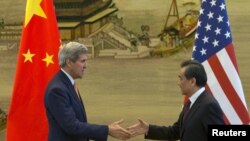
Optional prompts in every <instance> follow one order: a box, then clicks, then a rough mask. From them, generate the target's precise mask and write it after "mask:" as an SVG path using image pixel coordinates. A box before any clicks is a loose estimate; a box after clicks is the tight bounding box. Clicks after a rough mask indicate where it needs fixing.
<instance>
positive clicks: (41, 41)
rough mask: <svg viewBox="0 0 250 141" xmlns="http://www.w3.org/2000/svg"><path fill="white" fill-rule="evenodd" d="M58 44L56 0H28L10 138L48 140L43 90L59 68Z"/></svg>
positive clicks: (15, 140)
mask: <svg viewBox="0 0 250 141" xmlns="http://www.w3.org/2000/svg"><path fill="white" fill-rule="evenodd" d="M59 47H60V37H59V31H58V27H57V22H56V16H55V11H54V5H53V0H27V4H26V12H25V20H24V24H23V30H22V38H21V42H20V48H19V53H18V60H17V66H16V75H15V82H14V88H13V93H12V100H11V104H10V109H9V114H8V120H7V141H45V140H47V136H48V135H47V134H48V123H47V118H46V113H45V107H44V93H45V88H46V86H47V83H48V81H49V80H50V79H51V78H52V76H53V75H54V74H55V73H56V72H57V71H58V69H59V65H58V57H57V56H58V50H59Z"/></svg>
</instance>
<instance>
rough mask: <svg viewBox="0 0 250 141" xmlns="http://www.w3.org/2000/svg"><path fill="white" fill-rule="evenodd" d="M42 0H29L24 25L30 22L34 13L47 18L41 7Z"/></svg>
mask: <svg viewBox="0 0 250 141" xmlns="http://www.w3.org/2000/svg"><path fill="white" fill-rule="evenodd" d="M41 2H42V0H27V5H26V13H25V21H24V22H25V23H24V26H25V27H26V25H27V24H28V23H29V21H30V20H31V18H32V17H33V15H37V16H40V17H43V18H47V17H46V14H45V13H44V11H43V9H42V7H41V5H40V4H41Z"/></svg>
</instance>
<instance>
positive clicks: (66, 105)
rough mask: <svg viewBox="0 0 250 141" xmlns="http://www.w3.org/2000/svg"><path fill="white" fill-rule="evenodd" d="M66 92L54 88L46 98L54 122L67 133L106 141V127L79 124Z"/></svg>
mask: <svg viewBox="0 0 250 141" xmlns="http://www.w3.org/2000/svg"><path fill="white" fill-rule="evenodd" d="M66 92H67V90H62V89H60V88H54V89H53V90H52V91H51V92H50V94H49V95H48V97H47V108H48V109H49V112H50V113H51V115H52V116H53V118H54V120H55V122H56V123H57V124H59V126H60V127H61V128H62V129H63V130H64V131H65V132H66V133H67V134H72V135H77V136H83V137H85V138H90V139H94V140H100V141H106V140H107V136H108V127H107V126H106V125H95V124H88V123H86V122H81V121H79V120H78V119H77V118H76V114H75V112H74V110H73V108H72V105H71V104H70V98H69V96H68V95H67V93H66Z"/></svg>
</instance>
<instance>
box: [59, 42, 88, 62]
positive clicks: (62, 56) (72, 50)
mask: <svg viewBox="0 0 250 141" xmlns="http://www.w3.org/2000/svg"><path fill="white" fill-rule="evenodd" d="M87 52H88V48H87V47H86V46H85V45H83V44H80V43H78V42H69V43H67V44H66V45H63V47H62V48H61V49H60V51H59V54H58V58H59V65H60V66H61V67H65V65H66V60H67V59H70V60H71V61H73V62H75V61H76V60H77V59H78V57H79V56H80V55H81V54H87Z"/></svg>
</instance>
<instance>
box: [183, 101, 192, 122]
mask: <svg viewBox="0 0 250 141" xmlns="http://www.w3.org/2000/svg"><path fill="white" fill-rule="evenodd" d="M190 104H191V102H190V100H188V101H187V102H186V104H185V105H184V107H183V118H182V121H184V120H185V118H186V117H187V115H188V112H189V109H190Z"/></svg>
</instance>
